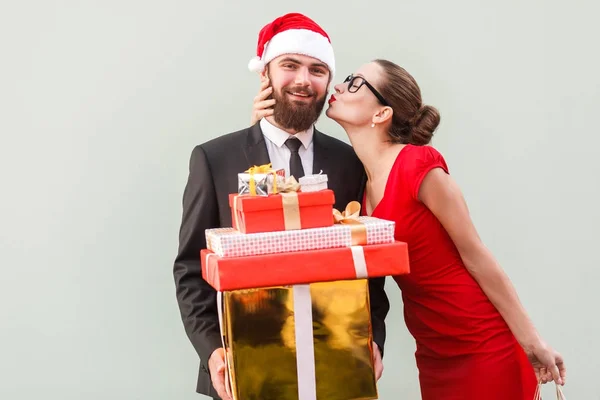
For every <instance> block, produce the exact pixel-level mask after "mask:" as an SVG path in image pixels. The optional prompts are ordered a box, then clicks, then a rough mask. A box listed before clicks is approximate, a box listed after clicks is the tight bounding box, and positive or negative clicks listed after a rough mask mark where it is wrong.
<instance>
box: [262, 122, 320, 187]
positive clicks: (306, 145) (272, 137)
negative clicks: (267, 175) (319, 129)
mask: <svg viewBox="0 0 600 400" xmlns="http://www.w3.org/2000/svg"><path fill="white" fill-rule="evenodd" d="M260 129H261V130H262V132H263V135H264V136H265V139H266V140H265V143H266V145H267V151H268V152H269V158H270V159H271V167H272V168H273V169H284V170H285V176H290V156H291V152H290V149H288V148H287V146H286V145H285V141H286V140H287V139H288V138H289V137H290V136H296V137H297V138H298V139H299V140H300V142H302V146H300V148H299V149H298V154H299V155H300V159H301V160H302V168H304V175H312V172H313V158H314V148H313V133H314V127H313V126H312V125H311V127H310V128H309V129H308V130H306V131H302V132H298V133H296V134H295V135H291V134H289V133H287V132H286V131H284V130H282V129H279V128H278V127H276V126H274V125H273V124H271V123H270V122H269V121H267V120H266V119H265V118H263V119H261V120H260Z"/></svg>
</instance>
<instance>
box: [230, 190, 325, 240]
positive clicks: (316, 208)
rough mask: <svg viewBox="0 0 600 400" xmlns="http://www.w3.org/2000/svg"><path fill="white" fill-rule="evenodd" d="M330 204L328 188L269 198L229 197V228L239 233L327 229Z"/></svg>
mask: <svg viewBox="0 0 600 400" xmlns="http://www.w3.org/2000/svg"><path fill="white" fill-rule="evenodd" d="M334 203H335V196H334V194H333V191H332V190H331V189H325V190H320V191H317V192H307V193H303V192H290V193H279V194H273V195H269V196H251V195H238V194H230V195H229V206H230V207H231V220H232V223H233V227H234V228H235V229H237V230H238V231H240V232H242V233H258V232H276V231H286V230H294V229H310V228H322V227H326V226H331V225H333V204H334Z"/></svg>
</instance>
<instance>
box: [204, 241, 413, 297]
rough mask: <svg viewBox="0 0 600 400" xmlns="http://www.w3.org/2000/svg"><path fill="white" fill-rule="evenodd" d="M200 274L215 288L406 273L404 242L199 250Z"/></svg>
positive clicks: (265, 285)
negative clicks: (245, 251)
mask: <svg viewBox="0 0 600 400" xmlns="http://www.w3.org/2000/svg"><path fill="white" fill-rule="evenodd" d="M200 259H201V263H202V277H203V278H204V280H206V281H207V282H208V283H209V284H210V285H211V286H212V287H213V288H215V289H216V290H218V291H225V290H236V289H249V288H261V287H270V286H280V285H297V284H308V283H313V282H331V281H338V280H350V279H362V278H367V277H368V278H372V277H381V276H390V275H402V274H408V273H409V271H410V268H409V262H408V246H407V245H406V243H404V242H394V243H388V244H376V245H367V246H351V247H341V248H334V249H321V250H310V251H297V252H286V253H274V254H263V255H257V256H245V257H219V256H218V255H216V254H215V253H214V252H212V251H210V250H208V249H203V250H201V252H200Z"/></svg>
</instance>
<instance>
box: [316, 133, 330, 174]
mask: <svg viewBox="0 0 600 400" xmlns="http://www.w3.org/2000/svg"><path fill="white" fill-rule="evenodd" d="M323 139H324V137H323V134H322V133H321V132H319V131H318V130H317V129H316V128H315V131H314V135H313V149H314V155H313V174H318V173H319V172H321V171H323V173H324V174H327V171H329V173H331V171H332V169H333V167H334V165H335V164H334V163H333V162H332V154H331V153H330V152H329V151H328V149H327V146H326V144H325V143H324V142H325V141H324V140H323Z"/></svg>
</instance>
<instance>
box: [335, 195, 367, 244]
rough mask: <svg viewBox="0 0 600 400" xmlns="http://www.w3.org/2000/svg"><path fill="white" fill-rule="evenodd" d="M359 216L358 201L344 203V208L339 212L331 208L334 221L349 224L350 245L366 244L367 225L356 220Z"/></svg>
mask: <svg viewBox="0 0 600 400" xmlns="http://www.w3.org/2000/svg"><path fill="white" fill-rule="evenodd" d="M359 216H360V203H359V202H358V201H351V202H350V203H348V204H347V205H346V209H345V210H344V211H342V212H339V211H338V210H336V209H335V208H334V209H333V220H334V223H336V224H340V225H351V226H350V237H351V240H352V246H364V245H366V244H367V227H366V226H365V225H364V224H363V223H362V222H360V221H359V220H358V217H359Z"/></svg>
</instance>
